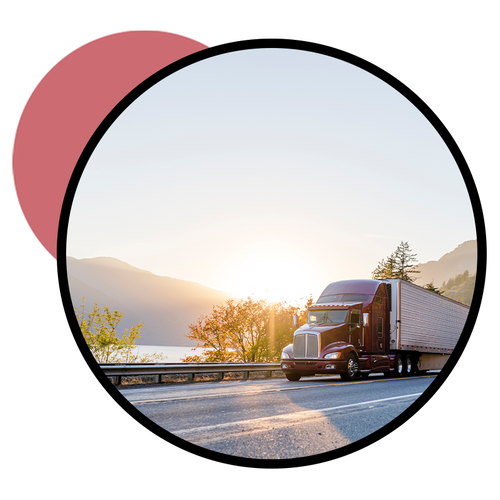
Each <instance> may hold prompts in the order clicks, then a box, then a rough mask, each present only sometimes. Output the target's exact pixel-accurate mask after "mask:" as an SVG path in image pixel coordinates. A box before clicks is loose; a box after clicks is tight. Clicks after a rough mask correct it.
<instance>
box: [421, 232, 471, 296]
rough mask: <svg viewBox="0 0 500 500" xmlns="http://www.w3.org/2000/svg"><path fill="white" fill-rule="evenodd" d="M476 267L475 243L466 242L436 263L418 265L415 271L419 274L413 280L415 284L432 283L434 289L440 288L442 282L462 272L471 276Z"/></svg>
mask: <svg viewBox="0 0 500 500" xmlns="http://www.w3.org/2000/svg"><path fill="white" fill-rule="evenodd" d="M476 266H477V244H476V241H475V240H470V241H466V242H465V243H462V244H461V245H459V246H458V247H457V248H455V250H453V251H452V252H450V253H447V254H445V255H443V257H441V258H440V259H439V260H437V261H434V260H432V261H429V262H426V263H425V264H419V265H418V266H417V269H418V270H419V271H420V274H419V275H418V278H417V279H416V280H415V284H416V285H420V286H424V285H426V284H427V283H431V282H434V285H435V286H436V287H438V288H441V287H442V284H443V282H448V280H449V279H450V278H454V277H455V276H457V275H459V274H462V273H463V272H464V271H468V272H469V275H470V276H472V275H473V274H475V272H476Z"/></svg>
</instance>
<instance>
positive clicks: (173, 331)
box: [67, 240, 477, 346]
mask: <svg viewBox="0 0 500 500" xmlns="http://www.w3.org/2000/svg"><path fill="white" fill-rule="evenodd" d="M476 267H477V245H476V241H475V240H471V241H466V242H464V243H462V244H461V245H459V246H458V247H457V248H455V250H453V251H452V252H450V253H447V254H446V255H444V256H443V257H441V258H440V259H439V260H437V261H430V262H427V263H424V264H419V265H418V266H417V268H418V269H419V270H420V271H421V273H420V274H419V275H418V278H417V279H416V281H415V284H417V285H420V286H424V285H426V284H427V283H430V282H432V281H433V282H434V285H435V286H436V287H437V288H440V287H441V286H442V283H443V281H444V282H448V280H449V279H450V278H455V277H456V276H457V275H459V274H462V273H463V272H464V271H468V272H469V275H471V276H472V275H473V274H474V273H475V272H476ZM67 268H68V282H69V288H70V293H71V300H72V302H73V305H74V306H75V307H77V308H78V309H79V308H80V306H81V303H82V297H85V304H86V310H87V311H89V312H90V311H91V310H92V307H93V304H94V302H97V303H98V305H99V307H100V308H101V310H102V309H103V307H104V306H105V305H107V306H108V307H109V308H110V309H111V310H112V311H113V310H117V311H121V312H123V319H122V322H121V324H120V327H121V328H120V332H119V333H120V335H121V332H123V330H124V329H125V328H130V327H131V326H134V325H137V324H138V323H145V325H144V327H143V329H142V331H141V333H142V337H140V338H139V339H138V340H137V342H136V343H137V344H138V345H171V346H195V345H196V343H195V342H193V341H190V340H189V339H188V338H187V337H186V336H185V334H186V333H188V332H189V328H188V326H189V325H190V324H192V323H195V322H196V321H197V320H198V318H199V317H200V316H203V315H208V314H210V313H211V312H212V309H213V306H214V305H216V304H222V303H224V302H226V301H227V300H229V299H238V297H235V296H234V295H231V294H230V293H227V292H223V291H220V290H214V289H212V288H208V287H206V286H203V285H200V284H199V283H195V282H190V281H183V280H179V279H176V278H169V277H165V276H157V275H155V274H153V273H151V272H149V271H144V270H141V269H138V268H136V267H133V266H131V265H130V264H127V263H125V262H122V261H120V260H118V259H115V258H111V257H97V258H92V259H80V260H79V259H75V258H73V257H68V258H67ZM451 293H453V292H451Z"/></svg>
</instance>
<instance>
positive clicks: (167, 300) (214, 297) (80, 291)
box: [67, 257, 236, 346]
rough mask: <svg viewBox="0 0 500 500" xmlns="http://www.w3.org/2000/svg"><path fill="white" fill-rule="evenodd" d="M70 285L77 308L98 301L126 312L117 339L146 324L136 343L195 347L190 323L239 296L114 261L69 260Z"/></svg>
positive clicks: (100, 304)
mask: <svg viewBox="0 0 500 500" xmlns="http://www.w3.org/2000/svg"><path fill="white" fill-rule="evenodd" d="M67 268H68V283H69V288H70V294H71V300H72V302H73V305H74V306H75V307H77V308H78V309H80V306H81V304H82V297H85V304H86V310H87V311H89V312H90V310H91V309H92V307H93V304H94V302H97V303H98V305H99V307H100V308H101V310H102V309H103V308H104V306H105V305H107V306H108V307H109V308H110V309H111V310H112V311H114V310H117V311H121V312H122V313H123V318H122V321H121V323H120V327H121V329H120V331H119V335H121V333H122V332H123V330H124V329H125V328H130V327H131V326H134V325H137V324H138V323H145V325H144V327H143V328H142V330H141V333H142V337H140V338H139V339H138V340H137V342H136V344H138V345H171V346H195V345H196V343H195V342H193V341H191V340H189V339H188V338H187V337H185V336H184V334H185V333H188V332H189V328H188V325H190V324H192V323H195V322H196V321H197V320H198V318H199V317H200V316H202V315H207V314H210V313H211V312H212V307H213V306H214V305H215V304H222V303H224V302H226V301H227V300H229V299H232V298H236V297H234V296H232V295H230V294H229V293H227V292H222V291H219V290H214V289H212V288H208V287H206V286H203V285H200V284H199V283H194V282H190V281H183V280H179V279H175V278H169V277H165V276H157V275H155V274H153V273H151V272H149V271H144V270H141V269H137V268H135V267H133V266H131V265H129V264H126V263H125V262H122V261H120V260H118V259H114V258H110V257H98V258H93V259H75V258H73V257H68V258H67Z"/></svg>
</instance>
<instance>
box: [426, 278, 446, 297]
mask: <svg viewBox="0 0 500 500" xmlns="http://www.w3.org/2000/svg"><path fill="white" fill-rule="evenodd" d="M424 288H425V289H426V290H429V291H430V292H434V293H437V294H438V295H443V293H444V291H443V292H442V291H441V290H439V288H436V287H435V286H434V281H431V282H430V283H427V285H424Z"/></svg>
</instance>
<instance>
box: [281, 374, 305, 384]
mask: <svg viewBox="0 0 500 500" xmlns="http://www.w3.org/2000/svg"><path fill="white" fill-rule="evenodd" d="M285 376H286V378H287V379H288V380H289V381H290V382H298V381H299V380H300V377H301V376H302V375H300V373H285Z"/></svg>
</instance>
